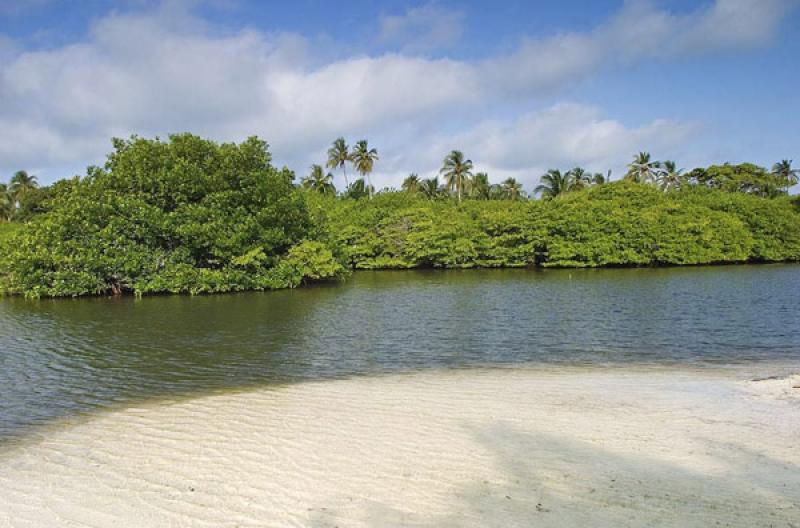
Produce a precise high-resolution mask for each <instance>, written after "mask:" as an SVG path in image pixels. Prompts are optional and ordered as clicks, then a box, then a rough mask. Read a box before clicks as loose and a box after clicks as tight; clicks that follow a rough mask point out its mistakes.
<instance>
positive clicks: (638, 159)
mask: <svg viewBox="0 0 800 528" xmlns="http://www.w3.org/2000/svg"><path fill="white" fill-rule="evenodd" d="M660 174H661V163H660V162H658V161H655V160H651V159H650V153H649V152H640V153H639V154H637V155H636V156H634V157H633V161H632V162H631V163H629V164H628V173H627V174H626V175H625V179H626V180H630V181H633V182H636V183H656V182H657V181H658V177H659V175H660Z"/></svg>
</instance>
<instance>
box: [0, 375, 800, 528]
mask: <svg viewBox="0 0 800 528" xmlns="http://www.w3.org/2000/svg"><path fill="white" fill-rule="evenodd" d="M796 381H800V380H798V379H797V378H794V379H792V378H784V379H783V380H767V381H763V382H743V381H741V380H739V379H735V378H733V377H730V376H727V377H726V376H720V375H717V374H705V373H676V372H650V373H648V372H623V371H592V372H582V371H578V372H568V373H554V372H542V371H536V370H524V369H513V370H485V371H484V370H480V371H478V370H469V371H450V372H428V373H420V374H413V375H400V376H387V377H374V378H357V379H351V380H341V381H328V382H318V383H305V384H299V385H293V386H288V387H283V388H278V389H271V390H266V389H265V390H257V391H250V392H242V393H231V394H224V395H216V396H209V397H203V398H198V399H194V400H188V401H182V402H177V403H172V404H169V405H165V404H163V403H162V404H158V403H153V404H148V405H144V406H139V407H135V408H128V409H124V410H118V411H114V412H108V413H104V414H100V415H97V416H95V417H93V418H91V419H89V420H84V421H81V422H80V423H75V424H62V425H59V426H58V427H54V428H52V429H50V430H49V431H48V432H47V433H46V434H44V435H43V436H42V437H41V438H40V439H39V440H37V441H31V442H29V443H27V444H25V445H23V446H21V447H19V446H18V447H14V448H13V449H6V450H5V451H4V452H1V453H0V526H2V527H28V526H30V527H49V528H52V527H58V526H87V527H127V526H130V527H137V528H144V527H165V526H172V527H179V526H192V527H204V526H208V527H212V526H213V527H234V526H239V527H250V526H258V527H264V526H316V527H321V526H343V527H344V526H380V527H385V526H414V527H440V526H481V527H487V526H488V527H494V526H496V527H512V526H520V527H521V526H541V527H565V526H581V527H583V526H595V527H596V526H600V527H606V526H607V527H615V528H616V527H623V526H682V527H693V526H697V527H700V526H702V527H706V526H717V525H719V526H741V527H756V526H775V527H786V528H790V527H795V528H797V527H800V398H798V397H795V394H794V393H795V392H797V393H800V389H793V388H792V385H793V384H797V383H796ZM793 391H794V392H793Z"/></svg>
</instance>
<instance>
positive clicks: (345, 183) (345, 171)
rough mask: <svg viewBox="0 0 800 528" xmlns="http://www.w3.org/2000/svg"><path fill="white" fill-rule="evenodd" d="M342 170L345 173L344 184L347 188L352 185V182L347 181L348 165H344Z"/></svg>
mask: <svg viewBox="0 0 800 528" xmlns="http://www.w3.org/2000/svg"><path fill="white" fill-rule="evenodd" d="M342 172H343V173H344V186H345V188H347V187H349V186H350V184H349V183H347V166H346V165H344V164H343V165H342Z"/></svg>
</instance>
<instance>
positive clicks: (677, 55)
mask: <svg viewBox="0 0 800 528" xmlns="http://www.w3.org/2000/svg"><path fill="white" fill-rule="evenodd" d="M799 124H800V0H707V1H688V0H679V1H666V0H664V1H656V0H628V1H622V0H620V1H611V0H597V1H588V0H587V1H577V0H557V1H533V0H520V1H515V0H507V1H500V0H495V1H487V2H479V1H477V0H475V1H465V2H447V1H436V0H434V1H429V2H426V1H423V2H401V1H396V0H389V1H383V2H372V1H366V0H363V1H362V0H354V1H349V2H348V1H345V0H341V1H339V2H329V1H323V0H318V1H317V0H295V1H293V2H277V1H275V2H266V1H265V2H259V1H247V0H234V1H228V2H226V1H222V0H209V1H199V0H198V1H189V0H164V1H147V0H129V1H118V2H111V1H107V0H83V1H81V2H70V1H65V0H19V1H18V0H0V180H5V179H8V177H10V175H11V174H12V173H13V172H14V171H16V170H18V169H26V170H28V171H29V172H32V173H34V174H36V175H37V176H38V177H39V180H40V181H41V182H43V183H49V182H52V181H55V180H57V179H60V178H65V177H71V176H72V175H74V174H83V173H84V172H85V168H86V166H88V165H92V164H102V163H103V162H104V160H105V156H106V155H107V153H108V152H109V151H110V149H111V141H110V139H111V138H112V137H128V136H130V135H131V134H137V135H140V136H145V137H153V136H159V137H162V138H163V137H166V136H168V135H169V134H171V133H177V132H184V131H188V132H192V133H195V134H199V135H202V136H204V137H209V138H212V139H215V140H218V141H237V142H238V141H241V140H243V139H245V138H247V137H248V136H251V135H257V136H259V137H261V138H263V139H265V140H266V141H267V142H268V143H269V145H270V151H271V152H272V155H273V160H274V162H275V164H277V165H279V166H282V165H287V166H288V167H289V168H291V169H293V170H294V171H295V172H296V173H297V175H298V177H302V176H304V175H305V174H307V173H308V172H309V167H310V165H311V164H312V163H320V164H324V162H325V158H326V155H325V152H326V150H327V148H328V146H329V145H330V143H331V142H332V141H333V140H334V139H335V138H337V137H339V136H344V137H345V138H346V139H347V140H348V142H349V143H351V144H352V143H355V141H357V140H359V139H367V140H368V141H369V143H370V146H373V147H375V148H377V149H378V152H379V156H380V159H379V161H378V162H377V163H376V165H375V171H374V173H373V177H372V180H373V183H374V184H375V185H376V187H378V188H382V187H392V186H394V187H398V186H399V185H400V182H401V181H402V179H403V178H404V177H405V176H407V175H408V174H409V173H412V172H415V173H418V174H419V175H420V176H421V177H430V176H434V175H436V173H437V172H438V170H439V168H440V167H441V163H442V159H443V158H444V156H445V155H446V154H447V153H448V152H449V151H451V150H453V149H459V150H462V151H463V152H464V154H465V155H466V157H468V158H470V159H471V160H472V161H473V162H474V164H475V169H476V170H481V171H486V172H488V173H489V177H490V179H491V180H492V181H500V180H502V179H505V178H507V177H515V178H517V179H518V180H520V181H522V182H523V184H524V185H525V187H526V189H528V190H531V189H532V188H533V186H534V185H535V184H536V182H537V181H538V178H539V176H540V175H541V174H542V173H544V172H545V171H546V170H547V169H550V168H560V169H562V170H566V169H569V168H571V167H574V166H578V165H579V166H582V167H585V168H586V169H588V170H591V171H602V172H604V173H605V172H606V171H608V170H612V173H613V175H614V178H615V179H616V178H619V177H621V176H622V174H624V172H625V166H626V164H627V163H629V162H630V160H631V159H632V157H633V155H634V154H635V153H636V152H638V151H648V152H650V153H651V154H652V155H653V157H654V158H655V159H659V160H666V159H673V160H675V161H676V162H677V163H678V166H679V167H681V168H685V169H687V170H688V169H691V168H694V167H697V166H705V165H709V164H712V163H722V162H726V161H729V162H734V163H736V162H742V161H751V162H755V163H758V164H761V165H764V166H767V167H770V166H771V165H772V164H773V163H775V162H776V161H778V160H780V159H796V160H797V164H796V165H800V127H799V126H798V125H799ZM335 174H336V183H337V186H339V187H341V186H342V184H343V180H342V178H341V175H340V174H339V172H336V173H335Z"/></svg>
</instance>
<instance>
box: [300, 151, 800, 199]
mask: <svg viewBox="0 0 800 528" xmlns="http://www.w3.org/2000/svg"><path fill="white" fill-rule="evenodd" d="M378 159H379V158H378V151H377V150H376V149H374V148H369V146H368V143H367V141H366V140H361V141H358V142H357V143H356V145H355V146H354V147H353V148H352V150H351V149H350V147H349V146H348V145H347V141H346V140H345V138H343V137H339V138H337V139H336V140H335V141H334V142H333V143H332V145H331V147H330V148H329V149H328V159H327V162H326V164H325V167H326V168H328V169H341V171H342V175H343V177H344V181H345V190H344V192H343V193H341V195H342V196H343V197H346V198H355V199H358V198H362V197H370V198H372V197H373V196H374V194H375V187H374V186H373V185H372V181H371V174H372V171H373V169H374V164H375V162H376V161H378ZM348 164H352V167H353V169H355V170H356V172H357V173H358V174H360V175H361V178H360V179H357V180H355V181H354V182H352V183H350V182H349V181H348V179H347V166H348ZM627 168H628V171H627V172H626V174H625V175H624V177H623V179H624V180H627V181H631V182H635V183H641V184H649V185H654V186H656V187H658V188H660V189H661V190H662V191H671V190H677V189H680V188H686V187H688V186H691V185H705V186H707V187H711V188H716V189H722V190H726V191H733V192H745V193H751V194H755V195H757V196H763V197H770V198H772V197H775V196H779V195H781V194H786V193H788V190H789V188H790V187H792V186H793V185H796V184H797V183H798V174H800V170H798V169H795V168H793V167H792V161H791V160H781V161H780V162H778V163H776V164H774V165H773V167H772V170H771V171H767V170H766V169H765V168H763V167H759V166H758V165H755V164H752V163H741V164H738V165H731V164H728V163H725V164H723V165H712V166H710V167H706V168H696V169H694V170H692V171H690V172H685V171H684V169H679V168H677V163H676V162H675V161H671V160H667V161H663V162H661V161H657V160H654V159H652V157H651V155H650V153H649V152H639V153H638V154H636V155H635V156H634V158H633V161H631V163H629V164H628V166H627ZM473 169H474V164H473V162H472V160H470V159H467V158H466V156H465V155H464V153H463V152H462V151H460V150H453V151H451V152H450V153H449V154H447V156H445V158H444V160H443V162H442V167H441V169H440V170H439V173H438V175H436V176H433V177H431V178H420V176H419V174H417V173H411V174H409V175H408V176H407V177H406V178H405V179H404V180H403V183H402V185H401V186H400V189H401V190H402V191H404V192H406V193H409V194H413V195H418V196H423V197H425V198H428V199H431V200H433V199H440V198H448V197H452V198H455V199H456V201H457V202H458V203H461V202H462V201H463V200H464V199H465V198H469V199H477V200H523V199H528V198H535V197H537V196H538V197H540V198H542V199H545V200H549V199H553V198H556V197H558V196H561V195H563V194H566V193H569V192H573V191H580V190H582V189H585V188H587V187H590V186H594V185H603V184H605V183H608V182H610V181H611V170H609V171H608V172H607V173H605V174H603V173H600V172H594V173H591V172H589V171H586V170H585V169H583V168H582V167H575V168H572V169H569V170H567V171H563V172H562V171H561V170H560V169H550V170H548V171H547V172H546V173H545V174H543V175H541V176H540V178H539V185H537V186H536V187H535V188H534V189H533V192H532V193H530V194H528V193H527V192H526V191H525V190H524V189H523V186H522V184H521V183H520V182H519V181H517V180H516V179H515V178H511V177H509V178H506V179H505V180H503V181H502V182H500V183H494V184H493V183H490V181H489V175H488V174H487V173H486V172H473ZM440 177H441V178H442V179H441V180H440V179H439V178H440ZM365 178H366V181H365ZM301 185H302V186H303V187H305V188H307V189H311V190H314V191H316V192H318V193H320V194H323V195H337V194H338V193H337V189H336V187H335V185H334V182H333V174H332V173H330V172H326V171H325V168H323V166H322V165H318V164H314V165H312V166H311V171H310V173H309V174H308V176H306V177H304V178H303V179H302V180H301ZM391 191H394V189H386V190H385V192H391Z"/></svg>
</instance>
